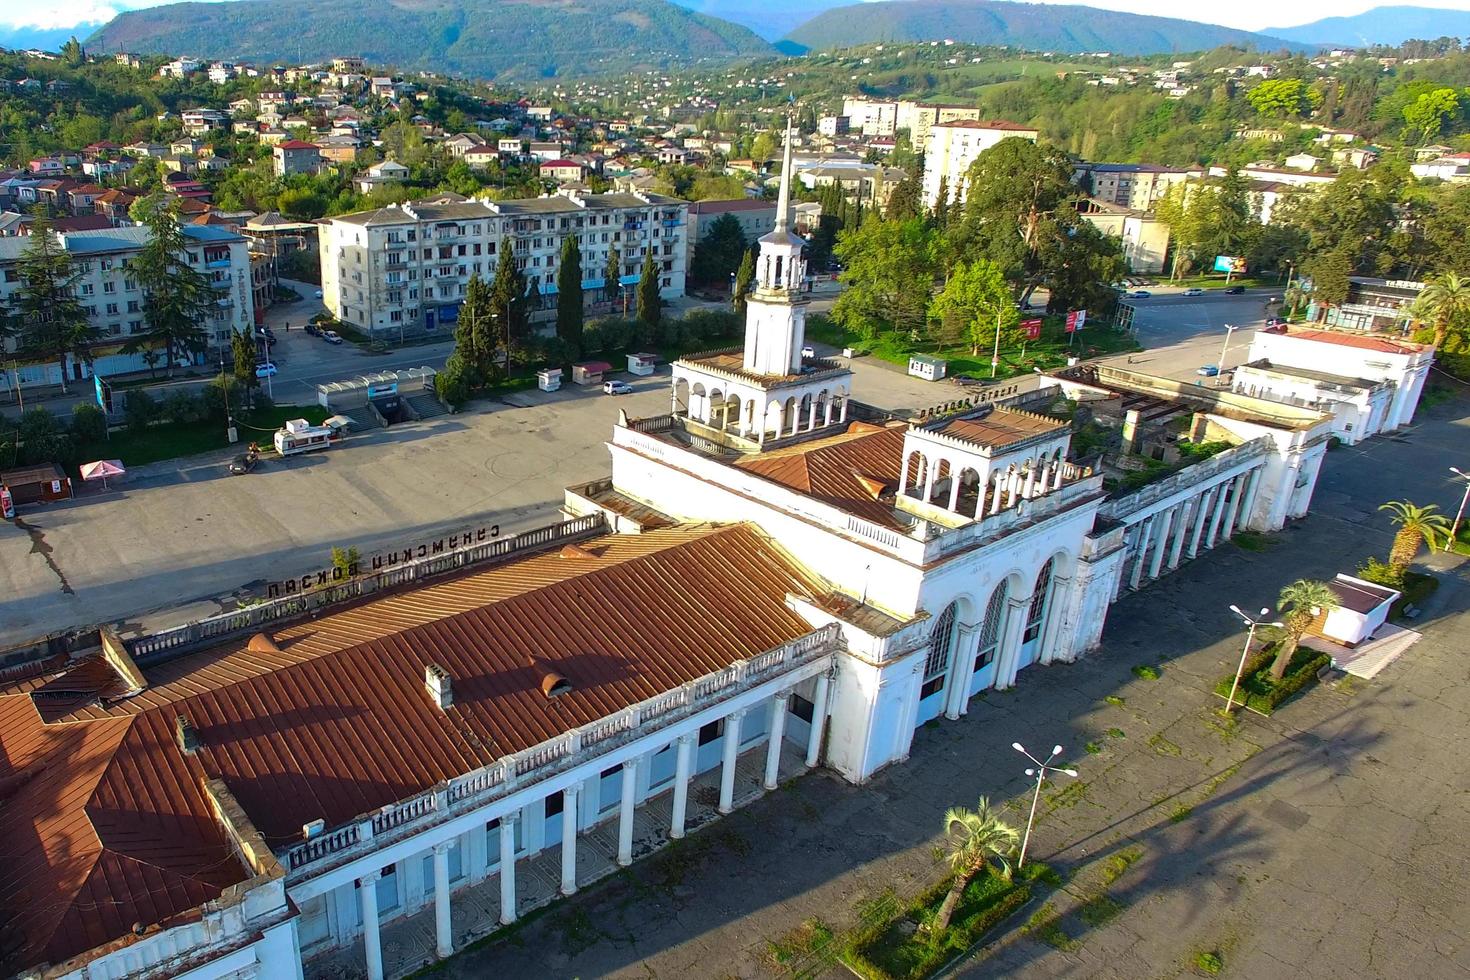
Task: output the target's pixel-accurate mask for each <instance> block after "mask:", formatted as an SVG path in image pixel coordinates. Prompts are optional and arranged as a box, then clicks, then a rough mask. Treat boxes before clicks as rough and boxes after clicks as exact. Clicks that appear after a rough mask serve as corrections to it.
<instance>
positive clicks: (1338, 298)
mask: <svg viewBox="0 0 1470 980" xmlns="http://www.w3.org/2000/svg"><path fill="white" fill-rule="evenodd" d="M1307 271H1309V272H1310V273H1311V274H1312V299H1313V301H1314V302H1315V303H1316V304H1317V310H1318V318H1319V319H1325V318H1326V316H1327V310H1328V308H1331V307H1338V306H1341V305H1342V304H1344V303H1346V302H1347V299H1348V291H1349V289H1350V288H1351V286H1352V283H1351V281H1350V279H1349V277H1350V276H1351V275H1352V271H1353V266H1352V260H1351V259H1349V258H1348V255H1347V252H1345V251H1344V250H1342V249H1334V250H1333V251H1331V252H1328V253H1326V254H1325V255H1319V256H1317V257H1315V258H1314V259H1312V261H1311V262H1309V263H1308V265H1307Z"/></svg>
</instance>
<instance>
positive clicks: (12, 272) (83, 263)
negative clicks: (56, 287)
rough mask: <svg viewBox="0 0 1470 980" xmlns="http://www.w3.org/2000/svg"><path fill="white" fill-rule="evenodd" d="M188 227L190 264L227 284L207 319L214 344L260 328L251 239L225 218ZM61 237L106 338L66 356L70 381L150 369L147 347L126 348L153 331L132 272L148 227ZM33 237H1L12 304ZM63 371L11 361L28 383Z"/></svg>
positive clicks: (4, 297) (5, 296)
mask: <svg viewBox="0 0 1470 980" xmlns="http://www.w3.org/2000/svg"><path fill="white" fill-rule="evenodd" d="M181 230H182V231H183V233H184V237H185V239H186V240H187V241H188V243H189V247H188V258H189V265H190V266H192V267H193V268H195V269H197V270H199V271H201V272H203V273H205V274H206V275H208V276H209V278H210V280H211V281H213V283H214V284H215V286H216V288H217V289H219V290H220V294H219V298H218V299H216V300H215V311H214V313H213V314H212V316H211V317H210V319H209V321H208V322H207V323H206V324H204V326H205V328H206V329H207V330H208V333H209V345H210V347H211V348H221V347H228V346H229V343H230V335H231V333H232V332H233V331H236V330H241V331H245V332H250V331H252V330H253V329H254V324H255V306H256V303H255V296H254V294H253V290H252V282H251V267H250V247H249V242H248V241H247V239H246V238H245V237H244V236H242V235H240V234H239V233H238V232H235V231H232V230H231V229H229V228H225V227H221V226H219V225H183V226H182V229H181ZM57 237H58V238H59V239H60V241H61V244H62V247H63V248H65V249H66V252H67V254H68V255H70V256H71V257H72V261H73V264H74V266H73V267H74V269H75V271H76V272H77V273H78V279H77V282H76V286H75V289H76V293H77V298H78V299H79V300H81V304H82V309H83V310H85V311H86V313H87V317H88V319H89V321H90V322H91V325H92V326H93V327H94V328H95V329H96V330H97V332H98V334H99V335H100V336H101V338H102V339H101V340H100V341H99V342H98V343H97V344H95V345H93V347H92V349H91V350H90V351H89V352H88V356H87V357H86V358H68V359H67V363H66V365H65V371H66V378H65V380H67V381H69V382H70V381H80V380H82V379H84V378H89V377H91V376H92V375H93V374H100V375H104V376H106V375H112V374H126V373H131V372H135V371H146V370H148V362H147V361H146V360H145V359H144V357H143V355H142V354H141V353H135V354H124V353H122V350H121V348H122V346H123V345H124V344H125V343H126V342H127V341H128V339H129V338H130V337H133V336H136V335H138V334H141V333H144V332H145V331H146V330H147V326H146V324H145V322H144V319H143V303H144V296H143V291H142V290H141V289H140V288H139V286H138V283H137V282H136V281H135V280H134V279H133V278H132V276H131V275H130V274H129V271H128V265H129V263H130V262H131V261H132V260H133V258H135V257H136V256H137V255H138V253H139V252H140V251H141V250H142V248H143V245H144V243H145V242H146V241H147V240H148V229H146V228H144V227H142V226H133V227H127V228H105V229H96V230H88V231H71V232H61V233H59V234H58V235H57ZM29 241H30V238H29V236H28V235H23V236H17V237H14V238H0V305H3V306H4V307H6V308H10V309H13V308H14V306H15V304H14V303H13V302H12V297H13V295H14V293H15V292H16V290H18V289H19V288H20V272H19V269H18V268H17V266H18V264H19V261H20V257H21V255H22V254H23V253H24V252H25V248H26V245H27V244H28V243H29ZM5 349H6V351H7V352H13V351H14V350H15V339H14V338H11V339H10V340H7V341H6V342H5ZM204 356H205V355H203V354H200V355H196V359H198V362H199V363H203V360H202V358H203V357H204ZM62 370H63V368H62V366H61V365H59V364H57V363H56V362H55V361H54V360H53V361H49V362H46V363H31V364H26V363H20V364H17V365H15V366H14V367H13V368H12V371H14V372H15V373H16V374H17V375H18V378H19V381H20V383H21V384H22V385H48V384H52V385H54V384H60V383H61V381H62V380H63V379H62ZM11 380H14V379H11Z"/></svg>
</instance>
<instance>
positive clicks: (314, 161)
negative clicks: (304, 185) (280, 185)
mask: <svg viewBox="0 0 1470 980" xmlns="http://www.w3.org/2000/svg"><path fill="white" fill-rule="evenodd" d="M271 156H272V158H273V160H274V162H275V168H276V176H277V177H284V176H286V175H287V174H314V173H316V172H317V169H318V168H319V167H321V165H322V151H321V147H319V146H317V145H316V144H315V143H308V142H306V141H305V140H289V139H288V140H282V141H281V142H279V143H277V144H276V145H275V146H273V147H272V148H271Z"/></svg>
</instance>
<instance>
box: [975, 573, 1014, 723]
mask: <svg viewBox="0 0 1470 980" xmlns="http://www.w3.org/2000/svg"><path fill="white" fill-rule="evenodd" d="M1009 582H1010V580H1009V579H1001V580H1000V583H999V584H998V585H996V587H995V591H993V592H991V593H990V601H989V602H987V603H986V604H985V619H984V620H983V621H982V622H981V624H980V649H979V651H978V652H977V654H976V656H975V673H974V675H973V676H972V677H971V678H970V696H971V697H974V696H975V695H976V694H979V693H980V692H981V691H983V690H985V689H986V688H989V687H993V686H995V669H996V668H995V662H996V660H997V659H999V657H1000V639H1001V637H1002V636H1004V635H1005V625H1006V600H1007V599H1008V598H1009V597H1010V588H1009Z"/></svg>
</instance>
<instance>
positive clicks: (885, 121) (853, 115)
mask: <svg viewBox="0 0 1470 980" xmlns="http://www.w3.org/2000/svg"><path fill="white" fill-rule="evenodd" d="M842 115H844V116H846V117H847V119H848V126H849V128H850V129H853V130H856V131H857V132H859V133H862V134H863V135H864V136H892V135H893V134H894V133H896V132H897V131H898V103H897V102H887V101H879V100H875V99H864V98H860V97H856V98H846V99H843V100H842Z"/></svg>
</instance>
